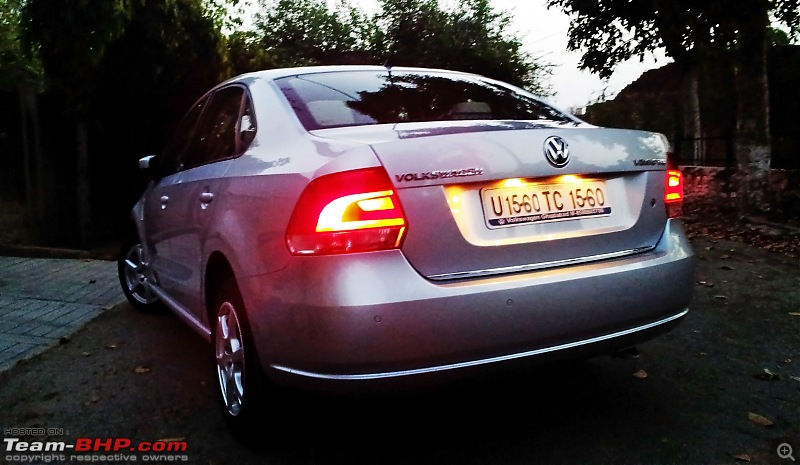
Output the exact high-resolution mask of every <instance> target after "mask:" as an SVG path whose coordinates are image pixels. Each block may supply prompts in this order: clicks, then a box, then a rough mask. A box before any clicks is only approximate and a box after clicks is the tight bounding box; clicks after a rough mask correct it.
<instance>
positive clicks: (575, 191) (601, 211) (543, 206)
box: [481, 180, 611, 229]
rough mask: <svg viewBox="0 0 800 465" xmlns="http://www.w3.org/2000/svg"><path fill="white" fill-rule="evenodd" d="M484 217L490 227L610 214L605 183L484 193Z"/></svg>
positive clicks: (530, 185)
mask: <svg viewBox="0 0 800 465" xmlns="http://www.w3.org/2000/svg"><path fill="white" fill-rule="evenodd" d="M481 200H482V203H483V214H484V217H485V218H486V225H487V226H488V227H489V228H492V229H494V228H505V227H509V226H518V225H523V224H530V223H544V222H554V221H567V220H576V219H583V218H591V217H597V216H606V215H610V214H611V203H610V199H609V196H608V195H607V194H606V183H605V182H604V181H601V180H581V182H578V183H555V184H538V183H522V184H521V185H515V186H510V187H499V188H490V189H483V190H482V191H481Z"/></svg>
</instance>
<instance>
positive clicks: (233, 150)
mask: <svg viewBox="0 0 800 465" xmlns="http://www.w3.org/2000/svg"><path fill="white" fill-rule="evenodd" d="M244 95H245V92H244V88H242V87H239V86H231V87H225V88H223V89H220V90H218V91H217V92H215V93H214V95H213V96H212V98H211V101H210V102H209V104H208V105H207V106H206V109H205V111H204V112H203V115H202V116H201V118H200V122H199V123H198V126H197V128H196V129H195V132H194V135H193V137H192V140H191V142H190V143H189V147H188V148H187V150H186V158H185V160H184V162H183V169H186V168H192V167H194V166H199V165H204V164H206V163H211V162H214V161H217V160H222V159H225V158H230V157H233V156H235V155H237V154H238V147H237V145H238V144H237V139H238V137H239V134H238V129H237V128H238V127H239V118H240V115H241V110H242V99H243V98H244Z"/></svg>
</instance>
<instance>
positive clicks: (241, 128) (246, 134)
mask: <svg viewBox="0 0 800 465" xmlns="http://www.w3.org/2000/svg"><path fill="white" fill-rule="evenodd" d="M236 133H237V135H238V140H237V152H238V153H242V152H244V151H245V150H247V149H248V147H250V144H251V143H252V142H253V139H255V137H256V112H255V110H254V109H253V102H252V100H250V96H249V95H247V94H246V93H245V95H244V101H243V102H242V116H241V117H240V118H239V124H238V129H237V131H236Z"/></svg>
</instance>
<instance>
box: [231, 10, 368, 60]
mask: <svg viewBox="0 0 800 465" xmlns="http://www.w3.org/2000/svg"><path fill="white" fill-rule="evenodd" d="M260 5H261V9H262V10H263V13H259V14H258V15H257V16H256V27H257V29H258V31H259V34H260V37H259V38H258V40H257V41H254V43H255V44H257V46H259V47H261V48H262V49H263V50H264V53H263V54H262V55H261V59H262V60H265V61H268V63H265V64H266V65H268V66H269V65H273V66H274V67H285V66H304V65H313V64H319V63H320V62H321V61H323V60H324V57H325V56H326V55H330V54H334V53H342V52H354V51H359V50H360V51H365V50H367V49H368V48H369V43H370V37H371V34H372V33H373V31H372V28H373V25H372V24H371V23H370V21H369V19H368V18H367V17H366V16H365V15H364V14H362V13H360V12H359V11H358V10H357V9H355V8H354V7H353V6H351V5H349V4H348V3H346V2H340V3H338V4H337V6H336V8H335V9H333V10H330V9H328V4H327V2H326V1H325V0H277V1H274V0H260ZM240 37H241V36H240Z"/></svg>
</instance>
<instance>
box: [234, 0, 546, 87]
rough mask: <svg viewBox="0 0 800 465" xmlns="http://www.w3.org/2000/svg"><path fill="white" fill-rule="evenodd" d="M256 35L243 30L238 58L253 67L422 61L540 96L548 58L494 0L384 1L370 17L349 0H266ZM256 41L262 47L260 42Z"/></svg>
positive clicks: (236, 37) (238, 37)
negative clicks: (448, 4) (528, 46)
mask: <svg viewBox="0 0 800 465" xmlns="http://www.w3.org/2000/svg"><path fill="white" fill-rule="evenodd" d="M260 4H261V7H262V10H263V11H264V12H263V13H261V14H259V15H258V17H257V21H256V24H257V33H256V36H255V37H254V36H251V35H248V34H247V33H239V34H235V35H234V36H233V40H236V41H239V43H240V44H243V45H244V46H243V47H241V49H242V50H245V52H244V53H240V54H234V56H235V58H234V61H236V62H237V63H239V64H240V66H244V67H246V68H248V69H252V68H253V67H254V66H255V65H257V64H262V65H265V67H278V66H295V65H308V64H319V63H331V62H336V61H338V62H342V63H345V62H349V61H350V60H348V58H347V57H348V56H349V57H353V56H355V57H356V59H355V61H358V62H361V63H372V64H386V65H389V66H423V67H433V68H449V69H455V70H460V71H467V72H473V73H477V74H482V75H485V76H488V77H492V78H495V79H499V80H502V81H506V82H511V83H514V84H518V85H521V86H525V87H528V88H529V89H530V90H532V91H534V92H537V93H539V94H541V95H546V94H547V93H548V92H549V88H548V86H547V85H546V83H545V80H546V77H547V75H548V73H549V65H547V64H543V63H540V62H539V61H537V60H535V59H534V58H533V57H531V56H530V55H528V54H527V53H525V52H524V51H523V50H522V43H521V41H520V40H519V39H517V38H516V37H514V36H513V35H509V34H508V33H507V32H506V30H507V28H508V26H509V24H510V22H511V17H510V15H509V14H508V13H506V12H499V11H495V10H494V9H493V8H492V7H491V5H490V2H489V0H467V1H465V2H462V3H461V4H460V5H459V7H458V8H457V9H453V10H444V9H442V8H441V7H440V4H439V1H438V0H381V2H380V10H379V12H378V13H376V14H375V15H374V16H367V15H365V14H363V13H361V12H360V11H359V10H357V9H356V8H354V7H353V6H352V5H351V4H349V3H347V2H346V1H341V2H340V3H338V4H337V6H336V7H335V8H334V9H330V8H328V4H327V2H326V1H325V0H299V1H291V0H261V3H260ZM253 46H255V47H256V48H255V49H254V48H253Z"/></svg>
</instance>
